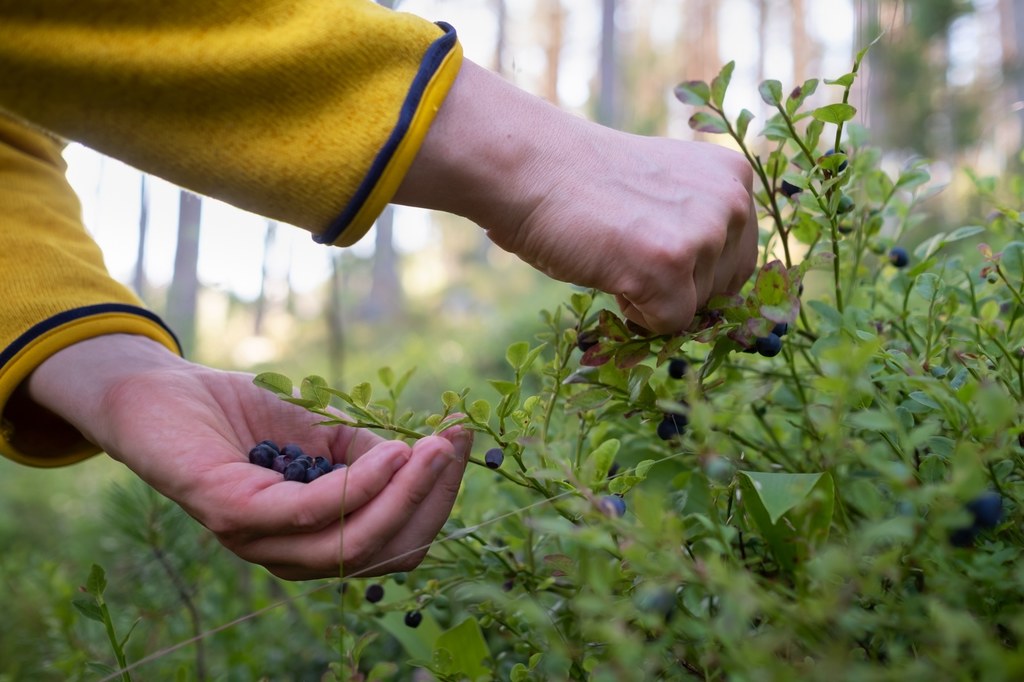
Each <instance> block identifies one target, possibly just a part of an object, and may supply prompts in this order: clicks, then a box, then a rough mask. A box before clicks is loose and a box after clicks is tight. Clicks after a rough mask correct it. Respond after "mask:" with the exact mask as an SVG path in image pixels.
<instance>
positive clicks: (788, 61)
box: [0, 0, 1024, 679]
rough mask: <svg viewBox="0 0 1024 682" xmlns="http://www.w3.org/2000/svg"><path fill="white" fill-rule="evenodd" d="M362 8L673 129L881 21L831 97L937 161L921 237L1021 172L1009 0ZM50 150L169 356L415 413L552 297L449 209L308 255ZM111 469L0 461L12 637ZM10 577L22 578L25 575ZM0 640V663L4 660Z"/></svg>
mask: <svg viewBox="0 0 1024 682" xmlns="http://www.w3.org/2000/svg"><path fill="white" fill-rule="evenodd" d="M382 4H388V5H391V6H395V7H396V9H399V10H402V11H408V12H412V13H415V14H418V15H420V16H423V17H426V18H428V19H431V20H444V21H448V22H450V23H451V24H453V25H454V26H455V27H456V29H457V30H458V31H459V33H460V36H461V39H462V41H463V44H464V47H465V50H466V54H467V56H468V57H469V58H470V59H473V60H474V61H476V62H478V63H480V64H482V65H485V66H488V67H489V68H491V69H493V70H495V71H497V72H499V73H501V74H502V75H504V76H505V77H506V78H508V79H509V80H510V81H512V82H514V83H515V84H517V85H518V86H520V87H522V88H525V89H527V90H529V91H531V92H534V93H536V94H537V95H539V96H541V97H544V98H546V99H548V100H551V101H553V102H556V103H558V104H559V105H560V106H562V107H564V108H566V109H568V110H570V111H573V112H576V113H578V114H579V115H581V116H586V117H588V118H592V119H594V120H597V121H600V122H602V123H606V124H608V125H611V126H613V127H617V128H620V129H623V130H628V131H632V132H637V133H642V134H649V135H667V136H670V137H674V138H682V139H692V138H693V137H694V136H695V134H694V133H693V132H692V131H691V130H690V129H689V127H688V126H687V124H686V121H687V119H688V118H689V116H690V115H691V114H692V109H691V108H690V107H687V106H684V105H682V104H680V103H678V102H677V101H676V100H675V99H674V97H673V95H672V88H673V86H674V85H675V84H676V83H678V82H679V81H681V80H690V79H710V78H711V77H712V76H714V74H716V73H717V72H718V70H719V69H720V68H721V66H722V65H723V64H724V63H725V62H727V61H729V60H736V73H735V75H734V77H733V85H732V86H731V88H730V91H729V93H730V94H729V98H728V99H727V101H726V109H727V110H729V111H730V112H731V114H732V115H735V114H736V113H738V112H739V110H740V108H742V107H746V108H748V109H750V110H751V111H753V112H754V113H755V114H756V115H757V117H758V118H757V119H755V121H754V123H753V124H752V130H753V131H755V132H756V131H757V130H758V121H763V120H764V119H765V117H766V115H767V112H766V111H765V109H764V106H763V105H762V103H761V100H760V97H759V96H758V94H757V84H758V83H759V82H760V81H761V80H763V79H766V78H774V79H778V80H780V81H781V82H782V83H783V88H784V90H786V91H788V90H789V89H790V88H791V87H793V86H795V85H798V84H800V83H802V82H803V81H804V80H805V79H807V78H836V77H838V76H840V75H842V74H844V73H846V72H847V71H848V70H849V67H850V65H851V63H852V60H853V56H854V54H855V52H856V51H857V50H858V49H860V48H862V47H864V46H866V45H867V44H868V43H870V42H871V41H872V40H873V39H874V38H875V37H876V36H878V35H879V34H880V33H883V32H884V35H883V37H882V39H881V40H880V41H879V43H878V44H877V45H875V47H873V48H872V49H871V51H870V52H869V58H868V61H867V64H866V68H864V69H863V71H862V74H861V76H860V78H859V79H858V81H857V85H856V87H855V90H854V93H853V96H852V98H851V103H852V104H854V105H855V106H856V107H857V108H858V117H857V122H859V123H861V124H863V125H866V126H867V127H868V128H869V130H870V137H871V139H872V141H873V144H876V145H878V146H880V147H882V148H883V149H885V150H886V154H887V159H888V160H887V163H890V164H892V166H893V167H898V166H900V165H902V164H903V163H905V162H906V161H907V160H908V159H911V158H914V157H920V156H923V157H927V158H931V159H934V160H935V161H934V163H933V165H932V166H931V171H932V176H933V182H934V183H935V184H937V185H946V188H945V190H944V191H942V192H941V193H938V194H936V195H935V196H934V197H933V198H932V199H930V200H929V204H930V205H929V215H930V221H928V222H926V223H925V226H924V227H923V228H922V229H935V230H940V229H949V228H950V227H954V226H956V225H957V224H959V222H960V220H961V219H962V216H965V215H966V214H967V213H968V212H969V210H968V209H969V205H968V204H969V202H970V201H971V199H970V187H969V182H968V181H967V178H966V176H965V174H964V173H963V171H962V168H963V167H964V166H968V167H971V168H974V169H976V170H977V172H978V173H980V174H982V175H1000V174H1003V173H1008V172H1010V171H1017V170H1019V166H1020V164H1021V158H1020V149H1021V131H1022V120H1024V58H1022V51H1024V0H973V1H971V0H721V1H718V0H516V1H515V2H513V1H512V0H391V1H390V2H382ZM837 92H838V91H837V90H836V89H834V88H830V87H827V86H824V85H822V87H819V89H818V92H817V93H816V95H815V97H816V98H817V99H819V100H820V103H826V102H828V101H830V100H829V98H830V97H835V96H836V93H837ZM713 139H714V141H717V142H719V143H722V144H728V141H727V140H725V139H724V138H713ZM66 157H67V159H68V162H69V178H70V180H71V181H72V184H73V185H74V187H75V188H76V190H77V191H78V192H79V194H80V196H81V199H82V203H83V211H84V217H85V221H86V224H87V227H88V228H89V230H90V231H91V232H92V233H93V234H94V236H95V238H96V239H97V241H98V242H99V243H100V245H101V246H102V247H103V250H104V253H105V255H106V258H107V263H108V267H109V269H110V271H111V273H112V274H113V275H114V276H115V277H116V278H118V279H119V280H121V281H123V282H125V283H126V284H128V285H130V286H132V287H133V288H134V289H135V290H136V291H137V292H139V294H140V295H141V296H142V298H143V300H144V301H145V302H146V304H147V305H148V306H150V307H151V308H152V309H153V310H154V311H156V312H157V313H159V314H160V315H162V316H163V317H164V319H165V320H166V321H167V322H168V324H169V325H170V326H171V327H172V328H173V329H175V330H176V332H177V333H178V335H179V337H180V339H181V341H182V343H183V346H184V348H185V350H186V352H187V355H188V356H189V357H190V358H192V359H194V360H196V361H199V362H202V363H206V364H210V365H213V366H217V367H221V368H225V369H239V370H244V371H249V372H258V371H263V370H274V371H279V372H283V373H286V374H289V375H291V376H293V377H296V378H299V377H301V376H304V375H306V374H320V375H322V376H324V377H325V378H326V379H327V380H328V382H330V383H331V384H332V385H336V386H347V385H352V384H354V383H357V382H360V381H371V382H375V380H376V371H377V369H378V368H380V367H382V366H385V365H387V366H391V367H392V368H393V369H394V370H395V371H396V372H403V371H405V370H408V369H410V368H412V367H416V368H417V372H416V374H415V375H414V377H413V380H412V381H411V382H410V386H409V389H408V394H407V404H408V406H409V407H411V408H414V409H428V408H432V407H434V406H436V405H437V404H439V402H438V396H439V394H440V392H441V391H442V390H444V389H449V388H451V389H455V390H459V389H461V388H463V387H472V388H473V391H474V393H476V392H483V393H486V392H487V391H488V390H489V389H488V388H487V387H486V383H485V380H486V379H487V378H495V377H500V376H502V373H503V371H504V369H503V368H504V351H505V347H506V345H507V344H508V343H509V342H510V341H512V340H517V339H530V338H531V337H532V336H533V333H534V331H535V330H537V331H539V329H540V321H539V318H538V315H537V312H538V311H539V310H540V309H541V308H543V307H551V306H554V305H557V304H558V303H559V302H560V301H562V300H564V299H565V298H566V296H567V295H568V293H569V287H568V285H564V284H561V283H558V282H552V281H550V280H547V279H545V278H544V277H543V276H541V275H539V274H538V273H536V272H535V271H533V270H532V269H531V268H529V267H528V266H525V265H524V264H522V263H520V262H519V261H518V260H516V259H515V258H514V257H512V256H510V255H508V254H506V253H504V252H503V251H501V250H500V249H498V248H497V247H494V246H492V245H491V244H490V243H489V242H488V241H487V239H486V237H485V235H484V232H483V231H482V230H480V229H479V228H478V227H476V226H475V225H472V224H469V223H467V222H466V221H464V220H462V219H459V218H457V217H453V216H450V215H442V214H434V213H429V212H426V211H420V210H414V209H408V208H403V207H397V208H389V209H388V210H387V211H385V213H384V214H383V215H382V216H381V217H380V218H379V220H378V221H377V224H376V226H375V229H374V230H373V231H372V232H371V234H370V235H368V236H367V237H366V238H364V239H363V240H362V242H360V243H359V244H358V245H356V246H354V247H352V248H350V249H347V250H340V249H332V248H325V247H323V246H319V245H316V244H314V243H313V242H312V240H311V239H310V237H309V235H308V234H307V233H305V232H302V231H300V230H297V229H295V228H293V227H291V226H288V225H283V224H277V223H275V222H272V221H267V220H265V219H262V218H260V217H258V216H254V215H251V214H247V213H244V212H242V211H239V210H238V209H235V208H232V207H229V206H226V205H224V204H222V203H220V202H217V201H213V200H210V199H206V198H201V197H198V196H195V195H193V194H190V193H188V192H185V191H182V190H179V189H178V188H175V187H173V186H171V185H169V184H167V183H165V182H163V181H161V180H159V179H156V178H152V177H146V176H144V175H142V174H140V173H138V172H137V171H135V170H134V169H131V168H128V167H126V166H124V165H123V164H120V163H119V162H116V161H114V160H112V159H108V158H104V157H102V156H100V155H98V154H96V153H94V152H92V151H90V150H88V149H85V148H83V147H81V146H79V145H71V146H70V147H69V148H68V150H67V152H66ZM921 236H924V235H921ZM127 476H128V475H127V473H126V472H125V471H124V470H123V469H122V468H121V467H120V466H119V465H116V464H114V463H112V462H111V461H109V460H108V459H106V458H103V457H97V458H93V459H92V460H90V461H89V462H86V463H83V464H80V465H76V466H74V467H69V468H66V469H63V470H57V471H37V470H33V469H29V468H26V467H20V466H17V465H14V464H12V463H10V462H7V461H0V546H2V547H3V548H4V552H3V553H2V555H0V584H3V586H4V588H5V591H6V592H7V594H8V595H18V594H20V595H22V596H23V599H19V600H16V604H15V603H12V606H13V608H14V610H15V612H14V613H13V614H10V613H9V615H8V618H7V619H5V620H7V621H9V622H12V623H21V626H22V627H25V628H26V632H27V631H31V630H32V628H31V627H28V624H29V623H30V622H32V623H35V622H36V621H40V620H41V619H45V618H52V617H54V614H53V613H50V614H49V615H47V613H45V612H44V611H40V610H39V608H38V606H39V605H38V603H32V600H31V599H29V598H28V597H29V596H31V595H32V594H39V595H41V597H42V598H45V596H46V595H47V594H48V593H47V589H48V588H47V585H48V584H53V585H56V584H58V583H61V584H63V583H65V582H67V581H72V582H73V581H74V580H79V581H82V580H84V577H85V575H86V574H87V573H88V567H89V564H90V563H91V562H92V561H93V560H98V559H99V556H100V555H101V554H104V553H108V552H114V551H116V548H117V545H116V542H115V541H114V540H112V539H111V538H109V537H107V535H106V534H105V533H104V532H103V525H102V523H103V522H102V520H101V517H102V513H103V507H104V505H103V504H101V502H100V501H101V499H102V498H103V495H104V491H105V490H106V489H107V488H108V486H109V485H110V483H111V482H112V481H118V480H124V479H126V478H127ZM25 566H33V567H34V568H33V570H34V571H36V575H35V578H34V580H35V582H34V583H33V584H32V585H29V586H26V585H27V583H26V582H25V576H24V575H23V570H24V567H25ZM12 616H13V617H12ZM37 624H38V626H39V627H43V628H44V629H45V625H44V624H42V623H37ZM51 626H53V624H52V623H51ZM0 633H2V630H0ZM4 639H6V640H7V642H8V645H9V646H14V645H15V643H16V641H19V640H21V638H18V640H16V639H13V638H12V637H9V636H7V635H3V634H0V641H3V640H4ZM21 641H22V644H19V646H22V645H24V642H23V640H21ZM4 649H5V645H2V644H0V662H2V661H4V660H5V659H6V660H10V659H7V657H6V656H5V651H4ZM6 653H8V654H9V653H10V652H6ZM3 673H4V666H3V664H2V663H0V679H3V678H4V674H3Z"/></svg>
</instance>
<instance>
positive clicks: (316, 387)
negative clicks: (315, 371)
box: [299, 375, 331, 409]
mask: <svg viewBox="0 0 1024 682" xmlns="http://www.w3.org/2000/svg"><path fill="white" fill-rule="evenodd" d="M326 388H327V381H326V380H325V379H324V378H323V377H318V376H315V375H313V376H308V377H306V378H305V379H303V380H302V384H301V385H300V386H299V395H301V396H302V397H303V398H304V399H305V400H309V401H311V402H312V403H314V404H315V405H316V406H317V407H319V408H320V409H323V408H325V407H327V405H328V403H330V401H331V393H330V391H328V390H326Z"/></svg>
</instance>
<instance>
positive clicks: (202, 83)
mask: <svg viewBox="0 0 1024 682" xmlns="http://www.w3.org/2000/svg"><path fill="white" fill-rule="evenodd" d="M461 60H462V51H461V47H460V45H459V43H458V40H457V38H456V35H455V31H454V29H452V27H450V26H448V25H447V24H442V23H439V24H436V25H435V24H432V23H430V22H428V21H426V20H424V19H421V18H418V17H414V16H412V15H408V14H403V13H399V12H393V11H391V10H388V9H385V8H383V7H380V6H379V5H377V4H376V3H374V2H372V1H371V0H206V1H204V2H196V1H195V0H190V1H185V0H164V2H159V3H150V2H109V1H107V0H81V1H80V2H76V3H69V2H66V0H32V1H31V2H24V0H0V74H2V75H0V112H6V114H7V115H8V116H10V118H11V119H16V120H17V121H18V123H15V122H14V121H13V120H9V119H8V118H7V117H5V116H0V268H2V270H0V272H2V273H3V274H2V275H0V296H2V298H0V300H2V301H3V304H2V305H0V454H3V455H5V456H7V457H8V458H11V459H14V460H16V461H19V462H24V463H27V464H33V465H36V466H59V465H63V464H68V463H71V462H74V461H78V460H80V459H82V458H84V457H87V456H89V455H91V454H94V453H95V452H96V448H95V447H94V446H92V445H91V444H89V443H87V442H85V441H84V440H83V439H82V437H81V435H80V434H78V433H77V431H74V430H73V429H71V427H70V426H68V425H67V424H65V423H63V422H61V421H60V420H58V419H57V418H56V417H55V416H54V415H49V414H45V413H43V412H42V411H40V410H39V409H38V408H34V407H32V405H31V404H30V403H29V402H28V401H26V400H22V399H19V398H18V393H17V389H18V387H19V385H20V384H21V383H22V382H23V381H24V379H25V378H26V377H27V376H28V375H29V374H30V373H31V372H32V370H33V369H35V368H36V367H37V366H39V364H41V363H42V361H43V360H45V359H46V358H47V357H49V356H50V355H52V354H54V353H55V352H57V351H59V350H60V349H62V348H65V347H67V346H69V345H71V344H73V343H75V342H77V341H80V340H84V339H86V338H90V337H93V336H98V335H102V334H109V333H134V334H141V335H145V336H148V337H150V338H153V339H155V340H157V341H159V342H161V343H163V344H164V345H165V346H167V347H168V348H170V349H172V350H173V351H175V352H179V349H178V346H177V342H176V340H175V339H174V336H173V334H172V333H171V331H170V330H168V329H167V328H166V327H165V326H164V325H163V323H162V322H161V321H160V320H159V319H158V318H157V317H156V316H154V315H153V314H152V313H150V312H148V311H147V310H145V309H144V308H142V307H141V306H140V303H139V301H138V300H137V299H136V297H135V296H134V295H133V294H132V293H131V292H130V291H129V290H127V289H126V288H125V287H123V286H121V285H119V284H118V283H116V282H115V281H113V280H112V279H111V278H110V277H109V276H108V274H107V272H106V270H105V268H104V266H103V259H102V254H101V253H100V252H99V250H98V248H97V247H96V245H95V244H94V243H93V242H92V240H91V239H90V238H89V236H88V235H87V233H86V232H85V230H84V228H83V226H82V224H81V217H80V209H79V206H78V202H77V199H76V198H75V197H74V194H73V192H72V191H71V189H70V187H68V185H67V182H66V180H65V179H64V177H63V170H64V166H63V160H62V158H61V156H60V148H61V147H60V145H59V144H58V143H57V142H55V141H54V140H53V139H52V138H51V137H50V136H49V135H47V134H43V133H42V131H49V132H52V133H53V134H55V135H59V136H60V137H63V138H67V139H73V140H77V141H79V142H82V143H83V144H86V145H88V146H90V147H92V148H94V149H97V150H99V151H101V152H103V153H105V154H108V155H110V156H113V157H116V158H119V159H121V160H123V161H125V162H127V163H130V164H132V165H134V166H135V167H137V168H139V169H141V170H144V171H147V172H149V173H152V174H154V175H158V176H160V177H163V178H165V179H167V180H170V181H171V182H174V183H176V184H178V185H181V186H183V187H186V188H188V189H191V190H193V191H195V192H197V193H200V194H204V195H207V196H212V197H216V198H218V199H222V200H224V201H227V202H229V203H232V204H234V205H236V206H238V207H240V208H244V209H247V210H249V211H252V212H255V213H259V214H262V215H265V216H268V217H272V218H276V219H278V220H282V221H284V222H287V223H291V224H293V225H297V226H299V227H302V228H305V229H307V230H309V231H310V232H312V233H313V236H314V239H316V240H317V241H318V242H321V243H326V244H336V245H339V246H347V245H349V244H352V243H354V242H355V241H357V240H358V239H359V238H360V237H362V236H363V235H364V234H365V233H366V231H367V230H368V229H369V228H370V226H371V225H372V223H373V221H374V220H375V218H376V217H377V215H378V214H379V213H380V212H381V211H382V210H383V208H384V206H386V205H387V203H388V202H389V201H390V199H391V197H392V196H393V195H394V193H395V191H396V190H397V188H398V186H399V184H400V183H401V181H402V178H403V177H404V176H405V173H406V172H407V170H408V168H409V166H410V165H411V163H412V161H413V159H414V158H415V156H416V153H417V152H418V150H419V148H420V146H421V144H422V142H423V139H424V138H425V136H426V134H427V131H428V129H429V127H430V124H431V123H432V121H433V119H434V116H435V114H436V113H437V110H438V109H439V108H440V106H441V103H442V101H443V100H444V98H445V96H446V95H447V93H448V90H449V88H450V87H451V85H452V83H453V82H454V81H455V77H456V76H457V75H458V71H459V67H460V65H461Z"/></svg>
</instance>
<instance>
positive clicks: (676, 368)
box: [668, 358, 690, 379]
mask: <svg viewBox="0 0 1024 682" xmlns="http://www.w3.org/2000/svg"><path fill="white" fill-rule="evenodd" d="M689 367H690V365H689V363H687V362H686V359H685V358H672V359H671V360H669V361H668V375H669V376H670V377H672V378H673V379H682V378H683V377H684V376H686V370H687V369H689Z"/></svg>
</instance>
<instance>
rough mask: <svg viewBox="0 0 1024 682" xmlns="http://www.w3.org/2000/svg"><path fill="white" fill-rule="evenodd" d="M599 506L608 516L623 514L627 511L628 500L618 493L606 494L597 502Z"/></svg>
mask: <svg viewBox="0 0 1024 682" xmlns="http://www.w3.org/2000/svg"><path fill="white" fill-rule="evenodd" d="M597 506H598V508H600V510H601V511H603V512H604V513H605V514H607V515H608V516H616V517H617V516H622V515H623V514H625V513H626V501H625V500H624V499H622V498H621V497H619V496H618V495H605V496H604V497H602V498H601V500H600V501H599V502H598V503H597Z"/></svg>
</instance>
